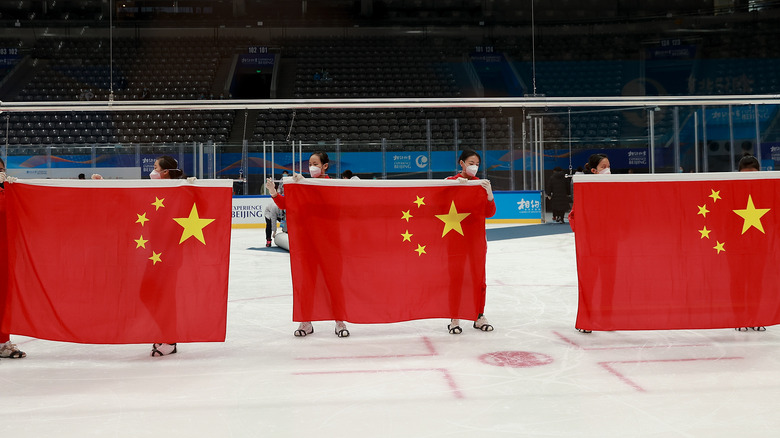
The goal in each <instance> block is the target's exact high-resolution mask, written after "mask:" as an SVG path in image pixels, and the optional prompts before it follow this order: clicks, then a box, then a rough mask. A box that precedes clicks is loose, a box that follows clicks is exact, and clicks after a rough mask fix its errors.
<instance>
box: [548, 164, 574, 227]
mask: <svg viewBox="0 0 780 438" xmlns="http://www.w3.org/2000/svg"><path fill="white" fill-rule="evenodd" d="M547 196H548V198H549V199H550V208H551V209H552V214H553V221H555V222H558V223H561V224H562V223H563V216H564V215H565V214H566V211H567V210H568V209H569V182H568V181H566V174H564V173H563V169H561V168H560V167H556V168H555V169H553V173H552V175H551V176H550V179H549V180H548V181H547Z"/></svg>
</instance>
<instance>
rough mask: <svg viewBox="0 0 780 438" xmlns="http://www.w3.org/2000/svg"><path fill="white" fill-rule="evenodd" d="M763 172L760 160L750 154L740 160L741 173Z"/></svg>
mask: <svg viewBox="0 0 780 438" xmlns="http://www.w3.org/2000/svg"><path fill="white" fill-rule="evenodd" d="M759 170H761V163H759V162H758V159H757V158H756V157H754V156H752V155H750V154H745V156H744V157H742V159H741V160H739V171H740V172H757V171H759Z"/></svg>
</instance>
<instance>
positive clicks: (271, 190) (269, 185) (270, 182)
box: [265, 178, 279, 198]
mask: <svg viewBox="0 0 780 438" xmlns="http://www.w3.org/2000/svg"><path fill="white" fill-rule="evenodd" d="M265 188H266V189H268V194H269V195H271V197H272V198H275V197H276V195H278V194H279V192H277V191H276V187H275V186H274V180H273V179H271V178H268V179H266V180H265Z"/></svg>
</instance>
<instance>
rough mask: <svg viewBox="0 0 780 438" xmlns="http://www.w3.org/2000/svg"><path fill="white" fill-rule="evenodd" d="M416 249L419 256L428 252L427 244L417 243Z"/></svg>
mask: <svg viewBox="0 0 780 438" xmlns="http://www.w3.org/2000/svg"><path fill="white" fill-rule="evenodd" d="M415 251H417V255H418V256H421V255H423V254H427V253H426V252H425V245H420V244H419V243H418V244H417V249H415Z"/></svg>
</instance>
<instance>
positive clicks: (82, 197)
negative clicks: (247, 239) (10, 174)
mask: <svg viewBox="0 0 780 438" xmlns="http://www.w3.org/2000/svg"><path fill="white" fill-rule="evenodd" d="M5 191H6V198H7V204H8V205H7V220H8V237H9V241H8V244H9V271H10V272H9V277H10V278H9V288H8V297H7V301H6V308H5V314H4V316H3V318H2V331H5V332H10V333H14V334H19V335H26V336H32V337H36V338H43V339H50V340H56V341H67V342H81V343H95V344H98V343H99V344H125V343H143V342H169V343H172V342H207V341H224V340H225V328H226V314H227V292H228V267H229V256H230V215H231V198H232V196H231V191H232V190H231V187H230V182H229V181H228V182H222V181H213V180H210V181H195V182H194V183H189V182H187V181H184V180H162V181H107V180H104V181H91V180H90V181H81V182H77V181H63V180H59V181H57V180H35V181H31V180H26V181H19V182H16V183H13V184H6V190H5Z"/></svg>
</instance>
